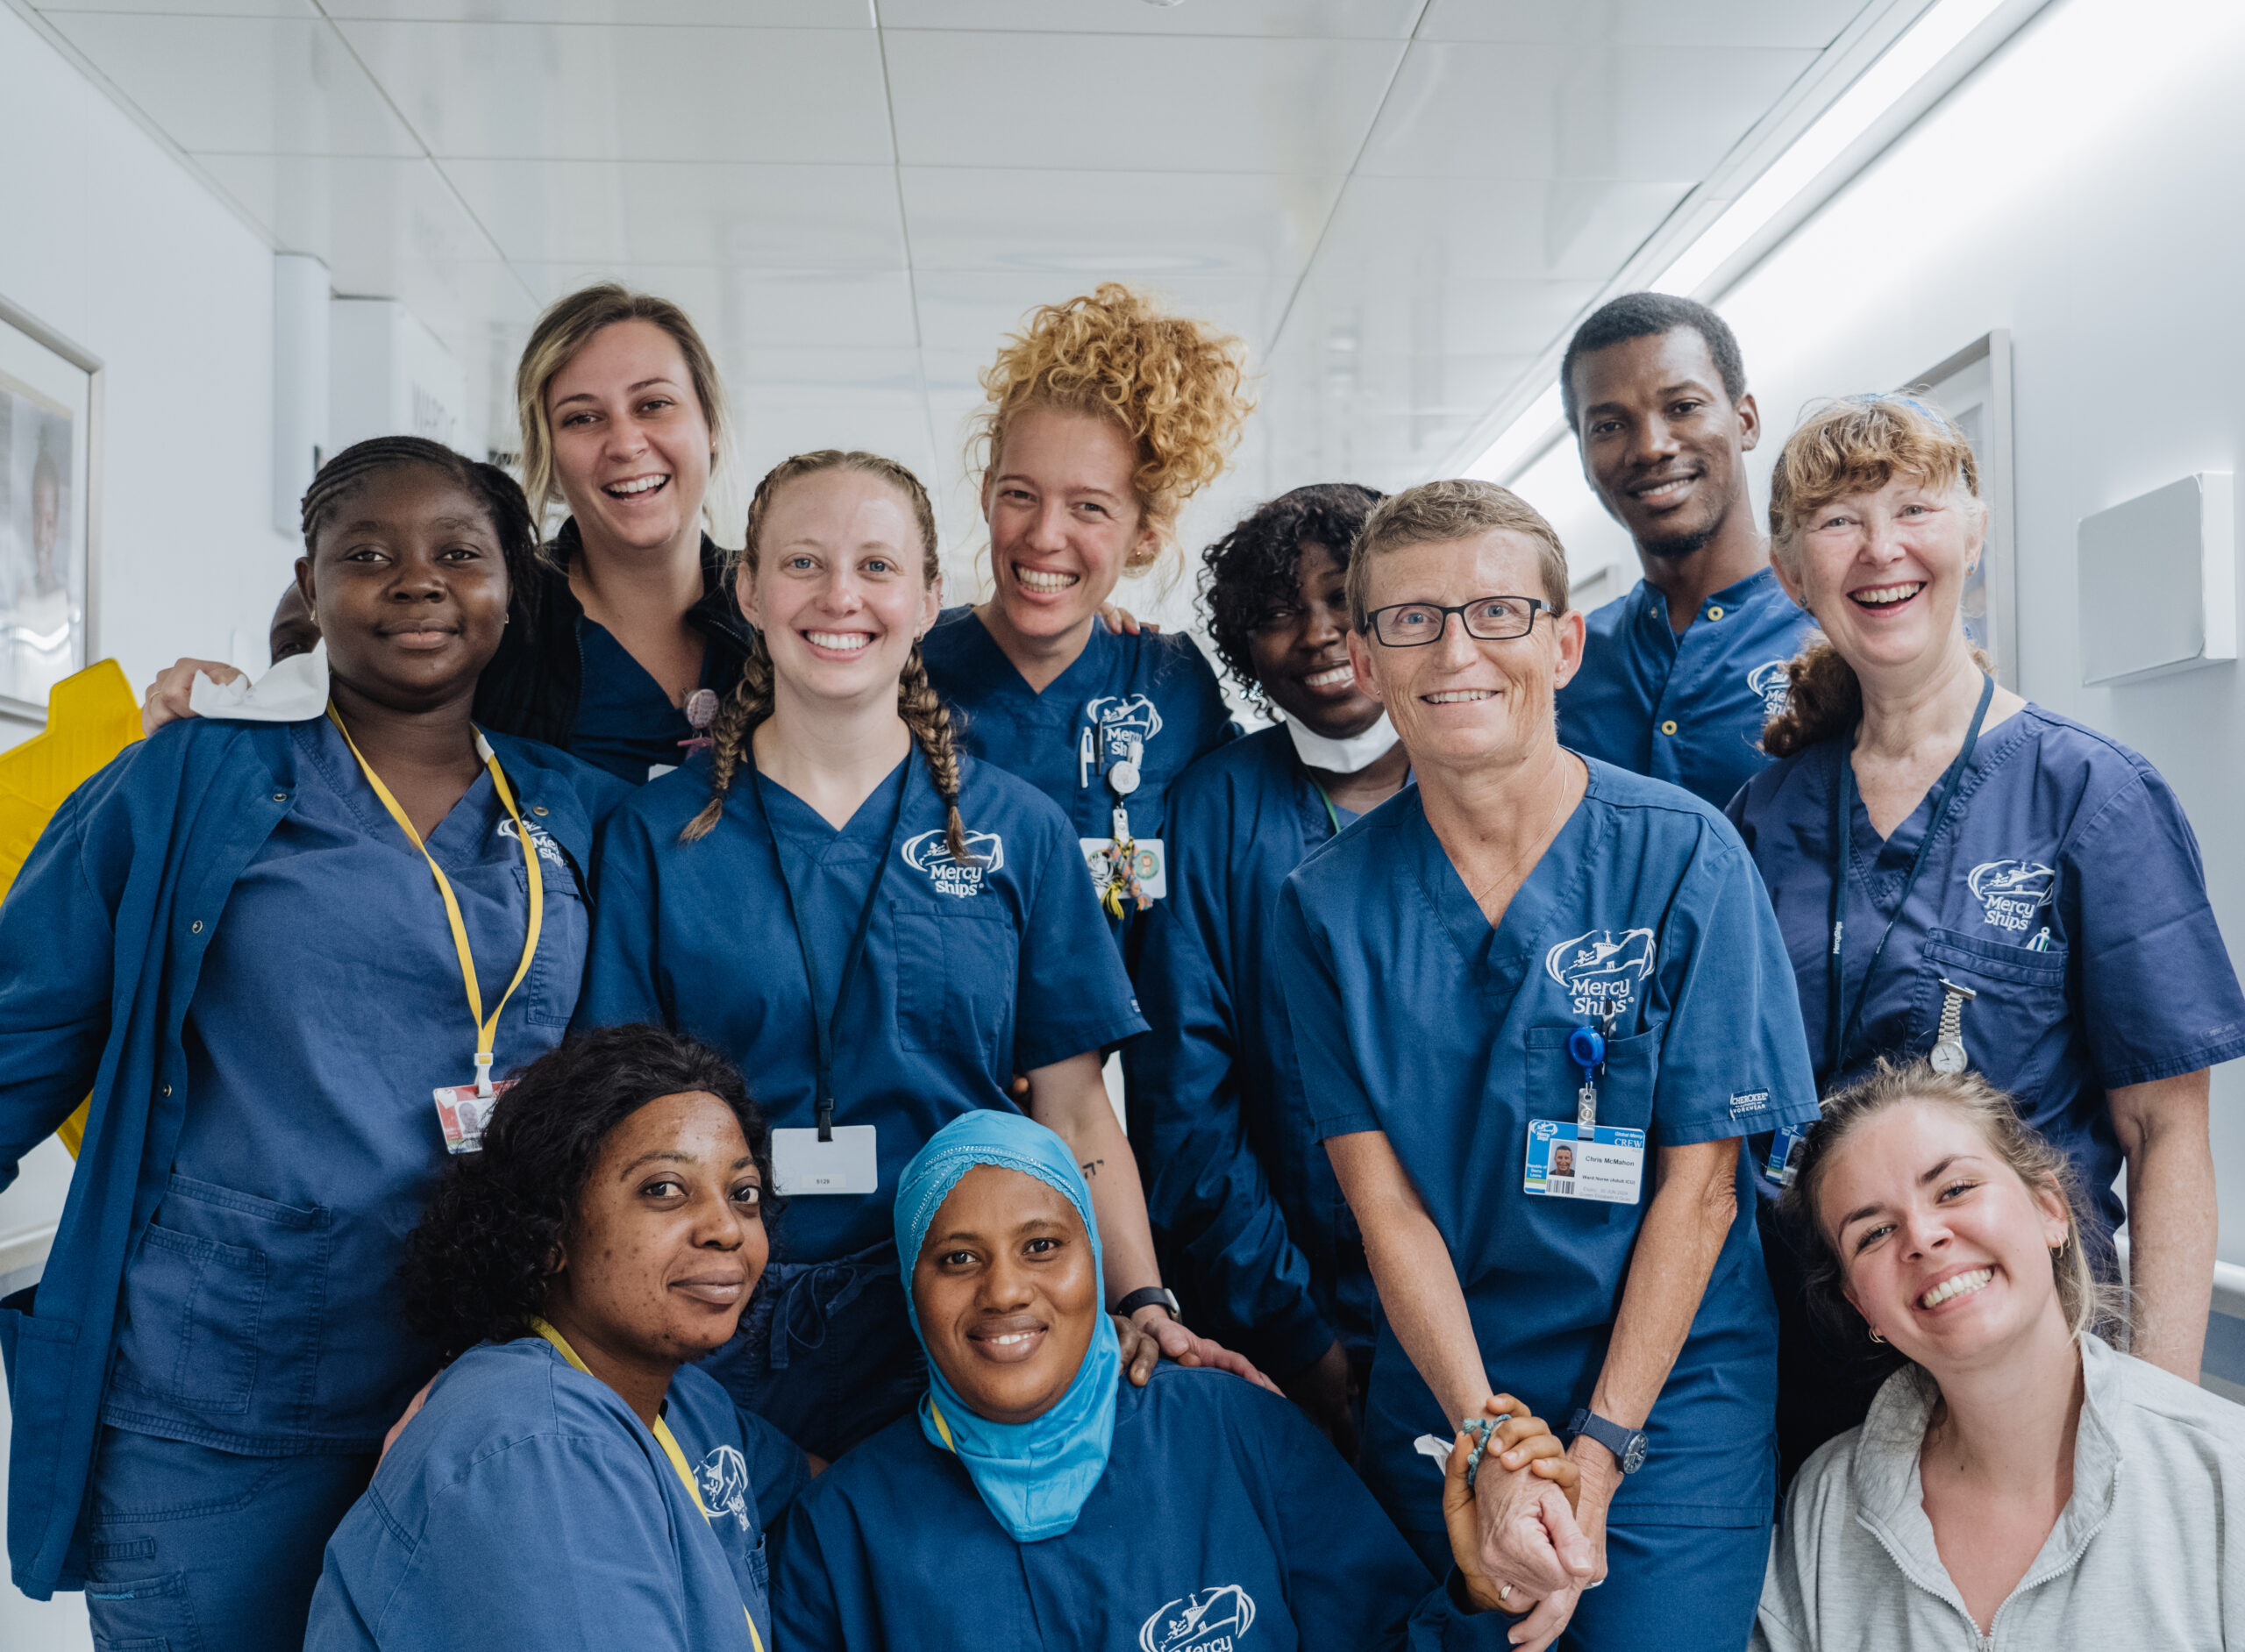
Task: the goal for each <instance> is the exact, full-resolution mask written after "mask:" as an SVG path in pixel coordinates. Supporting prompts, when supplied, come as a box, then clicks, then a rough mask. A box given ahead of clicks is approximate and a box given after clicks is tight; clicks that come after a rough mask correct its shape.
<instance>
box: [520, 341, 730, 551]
mask: <svg viewBox="0 0 2245 1652" xmlns="http://www.w3.org/2000/svg"><path fill="white" fill-rule="evenodd" d="M545 417H546V423H547V425H548V427H549V428H550V430H551V431H552V438H553V469H554V477H555V480H556V481H559V484H560V487H561V493H562V496H563V497H564V498H566V499H567V501H568V503H569V513H570V515H571V516H574V517H575V518H576V521H577V526H578V529H579V530H581V532H582V533H583V534H584V535H585V536H586V537H587V538H589V539H592V540H594V541H595V542H596V543H601V544H605V545H616V546H619V547H623V548H626V549H630V550H637V551H651V552H652V551H659V550H662V549H665V548H666V547H669V546H671V545H675V544H677V543H679V542H680V541H681V540H682V539H687V538H692V539H695V540H696V541H697V542H698V540H699V538H700V536H701V516H702V495H703V494H704V493H705V492H707V491H708V489H709V466H710V448H711V440H710V432H709V419H708V417H707V416H706V415H705V414H704V412H703V410H702V402H701V400H700V398H699V397H697V396H696V395H695V393H694V380H693V376H692V374H691V372H690V370H689V369H688V366H687V362H686V356H685V352H682V351H681V350H680V349H679V347H678V341H677V340H676V339H674V338H672V337H671V336H670V334H668V333H667V332H665V331H663V330H662V329H661V328H660V327H659V326H657V325H656V324H654V323H653V322H652V321H619V322H617V323H616V324H614V325H612V326H608V327H603V328H602V329H601V330H600V331H598V332H596V333H595V334H594V335H593V336H592V337H591V338H589V339H588V340H587V341H586V343H585V346H584V348H583V349H581V350H580V351H578V352H577V353H576V354H575V355H574V356H572V357H570V358H569V360H568V361H567V364H566V365H565V366H563V367H562V368H561V369H560V371H559V372H558V373H556V374H554V375H553V377H552V380H551V381H549V382H548V383H547V385H546V387H545Z"/></svg>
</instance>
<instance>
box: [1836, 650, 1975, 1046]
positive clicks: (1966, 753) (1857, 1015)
mask: <svg viewBox="0 0 2245 1652" xmlns="http://www.w3.org/2000/svg"><path fill="white" fill-rule="evenodd" d="M1995 693H1996V680H1995V679H1994V678H1992V677H1983V678H1982V679H1981V680H1980V703H1979V705H1978V707H1977V708H1975V709H1974V710H1973V713H1972V726H1971V728H1969V729H1967V730H1965V731H1964V744H1963V745H1962V746H1961V747H1959V748H1958V749H1957V752H1956V760H1955V761H1953V762H1952V763H1950V764H1949V772H1948V773H1945V774H1943V775H1942V777H1941V790H1940V791H1939V792H1938V793H1937V794H1935V798H1934V805H1933V818H1932V819H1931V820H1929V821H1928V822H1926V835H1925V836H1924V837H1921V838H1920V839H1919V840H1918V852H1917V856H1916V858H1914V859H1913V860H1912V861H1911V862H1910V875H1909V876H1908V877H1907V878H1906V879H1903V882H1902V898H1901V899H1900V900H1899V901H1896V902H1895V903H1894V915H1893V916H1892V917H1891V918H1889V919H1887V920H1886V927H1885V929H1881V930H1880V931H1879V932H1878V945H1877V946H1875V947H1873V948H1872V949H1871V962H1870V963H1868V964H1866V965H1864V971H1863V990H1862V991H1861V992H1860V993H1857V996H1856V1007H1855V1008H1854V1010H1853V1011H1852V1012H1850V1013H1848V1014H1845V1015H1842V1011H1843V1010H1844V1009H1845V1008H1846V1003H1847V976H1846V972H1845V971H1844V969H1843V968H1842V964H1841V958H1840V936H1841V928H1840V918H1841V914H1842V908H1844V907H1845V905H1846V903H1847V889H1848V859H1849V848H1850V846H1851V845H1852V844H1853V842H1854V838H1855V814H1856V768H1855V763H1854V760H1853V759H1854V754H1855V744H1856V735H1857V732H1858V731H1859V730H1861V728H1862V726H1863V725H1862V724H1861V723H1857V724H1856V725H1855V727H1853V728H1850V729H1849V730H1848V737H1847V738H1846V739H1845V740H1843V741H1842V742H1841V743H1840V779H1839V784H1837V785H1836V786H1835V787H1833V788H1832V903H1831V908H1830V911H1829V915H1828V920H1827V922H1828V925H1829V928H1828V935H1829V937H1830V945H1831V951H1830V953H1829V955H1828V958H1827V959H1826V968H1825V989H1824V1071H1823V1072H1821V1073H1819V1074H1818V1075H1817V1083H1816V1087H1817V1088H1818V1089H1819V1090H1821V1089H1822V1088H1823V1087H1824V1086H1825V1085H1827V1084H1828V1083H1829V1082H1830V1081H1831V1080H1832V1079H1833V1078H1834V1076H1835V1075H1836V1074H1837V1073H1838V1072H1839V1071H1840V1065H1841V1059H1842V1057H1844V1056H1845V1055H1846V1053H1847V1049H1848V1041H1849V1039H1850V1038H1852V1037H1853V1036H1855V1030H1856V1023H1857V1022H1859V1021H1861V1020H1862V1019H1863V1007H1864V1005H1865V1004H1867V1003H1869V1002H1870V1001H1871V976H1872V975H1873V974H1874V973H1876V972H1877V971H1878V960H1879V958H1881V957H1883V956H1884V955H1885V951H1886V943H1887V940H1888V939H1889V937H1891V936H1892V935H1893V933H1894V925H1895V924H1896V922H1899V920H1900V918H1901V916H1902V913H1903V910H1904V908H1906V907H1907V906H1908V905H1909V904H1910V891H1912V890H1913V889H1914V888H1916V887H1918V874H1919V873H1920V872H1923V871H1924V870H1925V866H1926V857H1927V856H1928V855H1929V854H1931V853H1932V852H1933V840H1934V839H1935V838H1936V837H1940V836H1941V829H1942V824H1943V823H1944V822H1947V820H1948V819H1949V805H1950V804H1952V803H1954V802H1955V801H1956V789H1957V787H1960V786H1961V785H1963V781H1964V771H1965V770H1966V769H1968V768H1970V767H1971V765H1972V748H1973V747H1974V746H1976V745H1978V744H1979V743H1980V724H1981V722H1982V721H1983V720H1984V719H1985V717H1986V716H1987V715H1988V702H1989V701H1991V700H1992V699H1994V698H1995Z"/></svg>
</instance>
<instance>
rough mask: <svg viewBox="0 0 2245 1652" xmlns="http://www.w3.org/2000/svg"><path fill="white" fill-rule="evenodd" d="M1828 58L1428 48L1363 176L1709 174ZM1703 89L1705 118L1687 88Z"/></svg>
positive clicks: (1402, 84)
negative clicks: (1684, 108)
mask: <svg viewBox="0 0 2245 1652" xmlns="http://www.w3.org/2000/svg"><path fill="white" fill-rule="evenodd" d="M1815 61H1816V53H1814V52H1806V51H1771V50H1759V49H1757V50H1743V49H1740V48H1737V47H1698V46H1607V45H1581V46H1486V45H1479V44H1457V45H1444V46H1427V45H1421V46H1417V47H1415V48H1414V49H1413V51H1412V53H1411V54H1410V59H1409V61H1408V62H1407V63H1406V64H1405V65H1404V68H1403V71H1402V73H1401V74H1400V75H1398V76H1397V78H1396V82H1395V89H1394V91H1393V94H1392V95H1391V96H1389V98H1388V100H1387V104H1386V108H1385V109H1384V110H1382V111H1381V113H1380V119H1379V125H1378V126H1377V127H1376V128H1375V129H1374V131H1373V133H1372V142H1371V144H1370V146H1368V147H1367V148H1366V150H1365V155H1364V159H1363V160H1360V161H1359V162H1358V167H1357V170H1358V174H1359V175H1365V174H1370V175H1372V176H1389V177H1395V176H1403V177H1413V176H1426V175H1429V174H1433V175H1437V176H1445V177H1484V178H1633V179H1671V178H1678V179H1684V180H1687V181H1688V180H1692V179H1696V178H1700V177H1704V176H1705V175H1706V174H1707V173H1708V172H1709V171H1711V170H1712V169H1713V168H1714V166H1715V165H1716V163H1717V162H1719V161H1721V160H1722V158H1723V156H1724V155H1725V154H1727V153H1729V151H1730V148H1731V146H1732V145H1734V144H1735V143H1736V142H1737V141H1738V140H1739V139H1740V138H1742V137H1743V136H1744V135H1745V134H1746V132H1747V131H1748V130H1749V129H1750V127H1752V125H1754V123H1755V122H1756V121H1757V120H1759V119H1761V118H1762V117H1763V116H1764V114H1766V113H1767V112H1768V111H1769V110H1770V107H1771V105H1772V104H1773V103H1776V102H1777V101H1778V99H1779V98H1780V97H1782V96H1785V92H1786V91H1787V90H1788V89H1791V87H1792V84H1793V82H1795V81H1797V80H1799V79H1800V76H1801V75H1803V74H1804V73H1806V72H1807V70H1808V68H1810V66H1811V65H1813V64H1814V62H1815ZM1679 85H1683V86H1688V87H1690V89H1691V91H1690V94H1689V96H1690V99H1691V108H1692V118H1691V119H1690V120H1689V121H1688V122H1686V121H1679V120H1678V118H1677V109H1676V104H1675V102H1674V97H1673V93H1674V91H1675V89H1676V88H1677V87H1678V86H1679Z"/></svg>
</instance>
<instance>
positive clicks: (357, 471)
mask: <svg viewBox="0 0 2245 1652" xmlns="http://www.w3.org/2000/svg"><path fill="white" fill-rule="evenodd" d="M406 465H425V466H428V467H429V468H430V469H431V470H433V471H435V472H436V473H437V474H438V475H440V476H443V477H444V478H445V479H446V480H447V481H453V482H457V483H458V484H459V485H460V487H462V488H466V489H467V491H468V492H469V493H470V494H472V495H474V496H475V498H476V500H477V502H479V503H481V505H482V507H483V509H484V510H485V511H486V513H488V515H489V516H490V518H491V531H492V533H493V534H494V535H495V537H496V538H497V539H498V541H499V551H500V554H501V556H502V558H503V559H505V561H506V565H507V587H508V592H509V596H508V606H509V607H510V609H513V610H514V611H515V612H517V613H523V612H526V611H527V609H528V608H529V606H530V604H531V602H533V601H534V599H535V595H536V593H537V590H538V578H537V557H538V531H537V529H536V527H535V525H534V524H533V523H532V522H531V514H530V502H529V501H528V500H527V499H525V498H524V496H523V490H522V487H521V484H519V483H518V482H517V481H515V479H514V478H513V477H511V476H510V475H508V474H507V473H506V472H505V471H503V470H501V469H500V468H499V467H498V466H496V465H485V464H481V463H479V462H477V461H476V460H474V459H469V458H468V457H467V456H466V455H465V454H462V453H456V452H453V450H452V449H451V448H449V447H446V446H445V445H444V444H443V443H442V442H432V441H430V440H429V439H428V438H425V437H420V436H376V437H374V438H370V439H368V440H367V441H363V442H353V444H352V445H350V446H348V447H346V448H345V449H344V450H343V451H342V452H339V453H338V454H337V455H336V456H335V457H334V458H332V459H329V460H328V461H327V463H326V464H324V465H323V466H320V468H319V474H317V475H316V476H314V477H313V478H312V485H311V486H310V487H309V488H306V489H304V500H303V533H304V554H305V555H306V556H311V555H313V554H314V553H315V552H316V551H317V541H318V538H319V533H320V530H321V529H323V528H324V527H326V526H327V524H328V523H330V522H331V521H333V520H334V518H335V516H336V515H337V513H338V512H339V511H340V510H341V509H342V508H343V504H344V502H345V501H346V500H347V499H349V498H350V497H351V495H353V494H355V493H357V492H358V491H359V489H360V488H363V487H364V486H366V484H367V482H368V481H372V480H373V479H374V477H375V476H377V475H380V474H381V473H382V472H384V471H388V470H395V469H397V468H399V467H400V466H406Z"/></svg>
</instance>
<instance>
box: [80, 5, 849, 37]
mask: <svg viewBox="0 0 2245 1652" xmlns="http://www.w3.org/2000/svg"><path fill="white" fill-rule="evenodd" d="M83 3H84V4H95V3H96V0H83ZM132 3H134V4H137V3H138V0H132ZM195 3H196V4H210V5H213V6H221V5H225V4H230V3H231V0H195ZM99 4H106V5H116V4H120V0H99ZM150 9H151V10H153V9H154V8H153V7H151V8H150ZM243 9H244V10H246V9H247V8H246V7H245V8H243ZM323 9H324V11H326V13H327V15H328V16H329V17H331V18H339V19H342V18H353V19H356V18H379V19H381V20H384V21H388V22H393V23H621V24H630V25H632V26H634V27H637V28H648V27H656V26H663V25H674V24H688V25H704V26H708V27H714V28H733V29H743V28H745V29H865V30H866V31H868V32H870V31H871V30H872V28H873V4H872V0H324V6H323Z"/></svg>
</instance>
